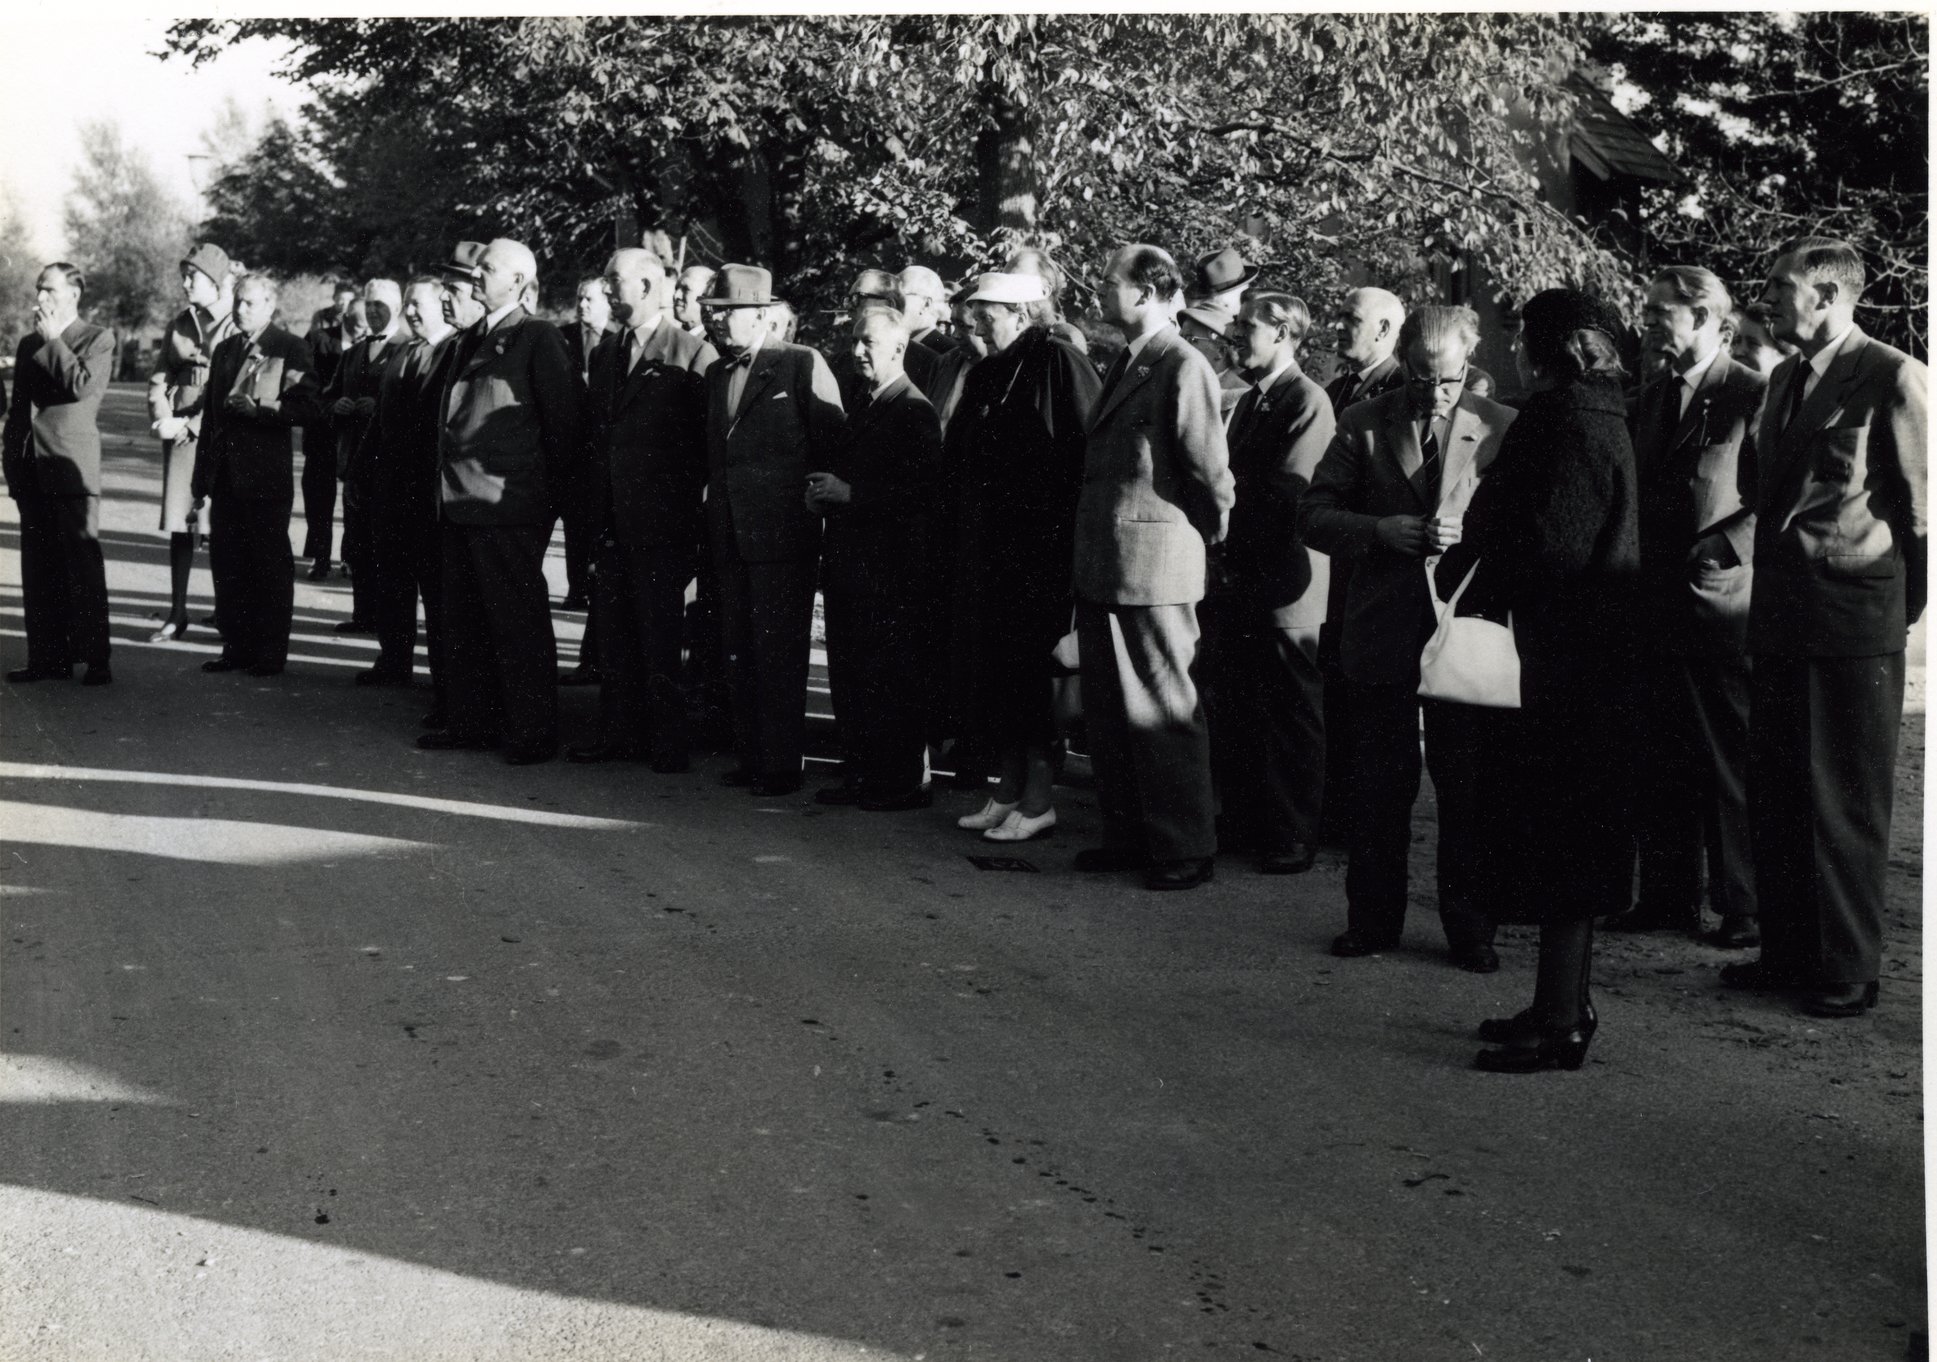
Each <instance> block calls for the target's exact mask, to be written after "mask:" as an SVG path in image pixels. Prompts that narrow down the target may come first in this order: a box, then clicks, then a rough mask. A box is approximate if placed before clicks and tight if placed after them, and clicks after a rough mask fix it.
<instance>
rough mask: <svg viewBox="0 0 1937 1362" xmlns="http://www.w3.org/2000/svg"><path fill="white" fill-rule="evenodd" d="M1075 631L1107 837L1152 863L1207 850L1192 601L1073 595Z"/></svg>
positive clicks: (1210, 839)
mask: <svg viewBox="0 0 1937 1362" xmlns="http://www.w3.org/2000/svg"><path fill="white" fill-rule="evenodd" d="M1076 639H1077V647H1078V649H1079V650H1080V652H1081V654H1082V666H1083V719H1084V726H1085V728H1086V729H1087V730H1088V732H1089V739H1090V764H1091V766H1092V767H1093V768H1094V770H1095V772H1096V793H1097V803H1098V804H1099V805H1100V806H1101V808H1102V811H1103V840H1104V843H1105V845H1107V846H1110V847H1113V848H1117V849H1119V850H1124V851H1137V852H1141V853H1143V855H1144V856H1145V857H1146V858H1147V859H1148V860H1149V861H1150V862H1151V863H1152V864H1156V865H1162V864H1165V863H1167V862H1172V861H1186V860H1198V859H1201V858H1203V857H1206V856H1210V855H1214V854H1215V853H1216V851H1217V823H1216V812H1215V810H1216V802H1215V796H1214V795H1213V793H1212V791H1211V744H1210V732H1209V730H1208V728H1207V726H1206V724H1205V720H1204V706H1203V704H1202V702H1201V701H1200V700H1199V698H1198V695H1197V685H1196V682H1195V681H1193V680H1192V678H1191V666H1192V664H1193V663H1194V662H1195V661H1196V658H1197V607H1196V606H1195V605H1194V604H1188V603H1187V604H1181V605H1098V604H1096V603H1095V602H1093V601H1080V600H1079V601H1078V602H1077V603H1076Z"/></svg>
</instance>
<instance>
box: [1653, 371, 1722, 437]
mask: <svg viewBox="0 0 1937 1362" xmlns="http://www.w3.org/2000/svg"><path fill="white" fill-rule="evenodd" d="M1728 367H1729V357H1728V356H1727V355H1725V354H1718V355H1716V356H1715V358H1714V359H1713V360H1711V361H1710V362H1709V366H1708V372H1707V373H1705V374H1703V375H1702V381H1701V382H1700V383H1698V384H1697V385H1696V386H1695V395H1694V396H1693V397H1691V398H1689V399H1688V410H1687V411H1685V412H1683V413H1682V414H1681V422H1680V424H1679V425H1677V426H1676V427H1675V438H1674V439H1672V440H1670V441H1669V442H1668V448H1669V449H1671V450H1675V449H1680V448H1681V447H1682V446H1683V445H1685V444H1687V443H1688V441H1689V438H1690V437H1691V436H1693V435H1694V434H1695V432H1696V431H1698V430H1700V429H1701V428H1702V426H1703V425H1704V424H1706V421H1707V417H1708V404H1709V403H1711V402H1713V401H1714V400H1715V397H1716V394H1717V393H1719V392H1721V390H1722V384H1723V383H1724V382H1725V381H1726V380H1727V378H1728ZM1662 387H1663V389H1664V391H1663V392H1662V395H1661V400H1662V401H1664V402H1666V401H1668V400H1670V399H1671V398H1672V399H1673V400H1676V401H1679V400H1680V399H1681V394H1680V393H1679V392H1676V391H1675V390H1674V389H1673V388H1671V387H1669V386H1668V385H1666V384H1663V385H1662Z"/></svg>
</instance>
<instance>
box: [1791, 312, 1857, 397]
mask: <svg viewBox="0 0 1937 1362" xmlns="http://www.w3.org/2000/svg"><path fill="white" fill-rule="evenodd" d="M1854 330H1856V323H1855V322H1851V323H1850V324H1849V325H1848V326H1846V327H1844V328H1843V330H1842V333H1841V334H1840V335H1838V336H1837V337H1836V339H1835V340H1833V341H1831V342H1830V343H1829V344H1828V345H1825V346H1824V347H1823V348H1822V349H1820V350H1818V351H1817V352H1816V355H1815V358H1813V359H1811V360H1810V361H1809V366H1808V368H1807V369H1806V371H1805V372H1804V373H1803V380H1802V395H1803V401H1805V402H1807V401H1808V400H1809V395H1810V394H1811V393H1813V392H1815V391H1816V382H1817V380H1818V379H1820V378H1822V376H1823V375H1824V374H1826V373H1828V372H1829V366H1830V365H1831V364H1833V363H1834V362H1835V360H1836V352H1837V351H1839V350H1841V349H1842V348H1843V342H1844V341H1846V340H1848V339H1849V338H1850V332H1852V331H1854Z"/></svg>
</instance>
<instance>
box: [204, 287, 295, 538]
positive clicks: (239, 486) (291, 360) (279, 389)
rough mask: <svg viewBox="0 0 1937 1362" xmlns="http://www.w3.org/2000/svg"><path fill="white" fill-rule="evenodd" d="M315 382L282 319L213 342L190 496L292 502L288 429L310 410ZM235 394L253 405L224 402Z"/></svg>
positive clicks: (292, 486)
mask: <svg viewBox="0 0 1937 1362" xmlns="http://www.w3.org/2000/svg"><path fill="white" fill-rule="evenodd" d="M314 386H315V380H314V377H313V376H312V375H311V374H310V373H309V347H308V346H307V345H305V344H303V342H302V340H301V339H300V338H298V337H296V336H292V335H291V334H290V333H289V332H287V331H285V330H283V328H282V327H280V326H276V325H274V324H271V325H269V326H266V327H264V328H263V331H262V334H261V335H260V336H258V337H257V338H256V339H255V340H253V341H252V340H250V339H249V338H248V337H247V336H245V335H242V334H240V333H237V334H236V335H233V336H230V337H229V338H228V339H227V340H225V341H223V342H222V343H221V344H220V345H218V346H216V347H215V354H214V356H213V357H212V358H211V359H210V360H209V379H208V394H207V398H206V400H205V402H204V407H203V412H202V441H201V444H200V445H199V446H198V447H197V450H196V455H195V477H194V481H193V483H192V484H191V486H192V489H193V492H194V495H195V496H196V497H197V498H198V499H199V498H201V497H205V496H208V495H210V494H211V493H213V494H214V495H216V496H218V497H234V498H236V499H238V500H246V501H271V502H281V503H282V504H284V505H288V504H290V503H291V502H292V501H294V499H295V495H296V484H295V479H294V476H293V474H292V469H293V468H294V466H295V456H294V449H293V447H292V445H291V442H290V436H289V430H290V426H291V424H292V423H297V422H300V421H302V420H303V418H304V416H305V415H306V414H307V413H309V412H311V411H313V410H314ZM238 393H240V394H244V395H247V396H249V397H253V398H254V399H255V400H256V409H255V410H254V411H253V412H249V413H247V414H246V415H245V414H244V413H241V412H233V411H230V410H229V409H228V399H229V398H231V397H233V396H235V395H236V394H238Z"/></svg>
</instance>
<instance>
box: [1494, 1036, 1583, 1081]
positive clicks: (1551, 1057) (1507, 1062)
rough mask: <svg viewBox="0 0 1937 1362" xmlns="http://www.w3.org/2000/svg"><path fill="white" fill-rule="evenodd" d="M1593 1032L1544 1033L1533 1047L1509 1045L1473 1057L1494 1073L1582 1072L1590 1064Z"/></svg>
mask: <svg viewBox="0 0 1937 1362" xmlns="http://www.w3.org/2000/svg"><path fill="white" fill-rule="evenodd" d="M1593 1038H1594V1037H1593V1033H1592V1032H1591V1031H1589V1030H1587V1029H1586V1028H1584V1027H1576V1028H1575V1029H1573V1030H1572V1031H1543V1032H1541V1033H1540V1035H1539V1036H1538V1037H1537V1038H1536V1039H1535V1040H1534V1043H1533V1044H1532V1045H1527V1046H1520V1045H1507V1046H1502V1047H1501V1048H1499V1049H1497V1050H1482V1051H1480V1052H1479V1054H1478V1055H1476V1056H1474V1058H1473V1067H1474V1068H1476V1069H1478V1070H1480V1071H1481V1072H1482V1073H1490V1074H1533V1073H1539V1072H1540V1071H1541V1070H1543V1069H1578V1068H1580V1066H1581V1065H1582V1064H1585V1063H1586V1062H1587V1046H1588V1043H1589V1042H1590V1041H1592V1040H1593Z"/></svg>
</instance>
